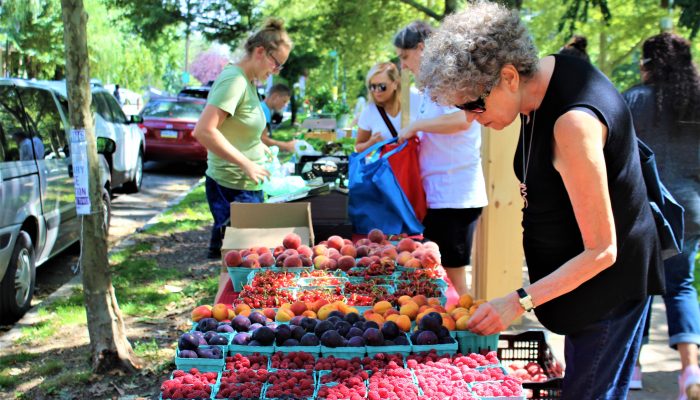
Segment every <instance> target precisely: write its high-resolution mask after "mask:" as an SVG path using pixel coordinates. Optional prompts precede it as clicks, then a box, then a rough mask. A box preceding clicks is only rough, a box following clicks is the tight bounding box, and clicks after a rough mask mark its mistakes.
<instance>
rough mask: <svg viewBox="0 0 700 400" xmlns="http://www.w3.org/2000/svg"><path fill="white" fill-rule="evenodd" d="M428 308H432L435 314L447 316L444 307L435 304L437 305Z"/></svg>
mask: <svg viewBox="0 0 700 400" xmlns="http://www.w3.org/2000/svg"><path fill="white" fill-rule="evenodd" d="M430 308H432V309H433V310H434V311H435V312H439V313H441V314H448V312H447V310H445V307H443V306H441V305H439V304H437V305H431V306H430Z"/></svg>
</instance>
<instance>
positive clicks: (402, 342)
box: [394, 333, 410, 346]
mask: <svg viewBox="0 0 700 400" xmlns="http://www.w3.org/2000/svg"><path fill="white" fill-rule="evenodd" d="M394 343H395V344H396V345H397V346H408V345H410V343H409V342H408V338H407V337H406V335H404V334H403V333H402V334H401V335H399V336H398V337H397V338H396V339H394Z"/></svg>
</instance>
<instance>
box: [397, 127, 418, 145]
mask: <svg viewBox="0 0 700 400" xmlns="http://www.w3.org/2000/svg"><path fill="white" fill-rule="evenodd" d="M417 134H418V130H417V129H416V128H415V127H414V126H413V124H409V125H408V126H407V127H405V128H403V129H402V130H401V132H400V133H399V144H401V143H403V142H405V141H406V140H409V139H411V138H413V137H415V136H416V135H417Z"/></svg>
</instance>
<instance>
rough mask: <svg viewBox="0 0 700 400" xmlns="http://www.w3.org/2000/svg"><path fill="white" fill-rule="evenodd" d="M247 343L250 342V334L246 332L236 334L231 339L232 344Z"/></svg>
mask: <svg viewBox="0 0 700 400" xmlns="http://www.w3.org/2000/svg"><path fill="white" fill-rule="evenodd" d="M248 342H250V333H248V332H241V333H237V334H236V336H234V337H233V344H238V345H246V344H248Z"/></svg>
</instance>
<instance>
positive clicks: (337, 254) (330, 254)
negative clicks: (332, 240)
mask: <svg viewBox="0 0 700 400" xmlns="http://www.w3.org/2000/svg"><path fill="white" fill-rule="evenodd" d="M340 257H342V256H341V254H340V252H339V251H338V250H336V249H334V248H332V247H331V248H330V249H328V258H332V259H334V260H336V261H338V259H339V258H340Z"/></svg>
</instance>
